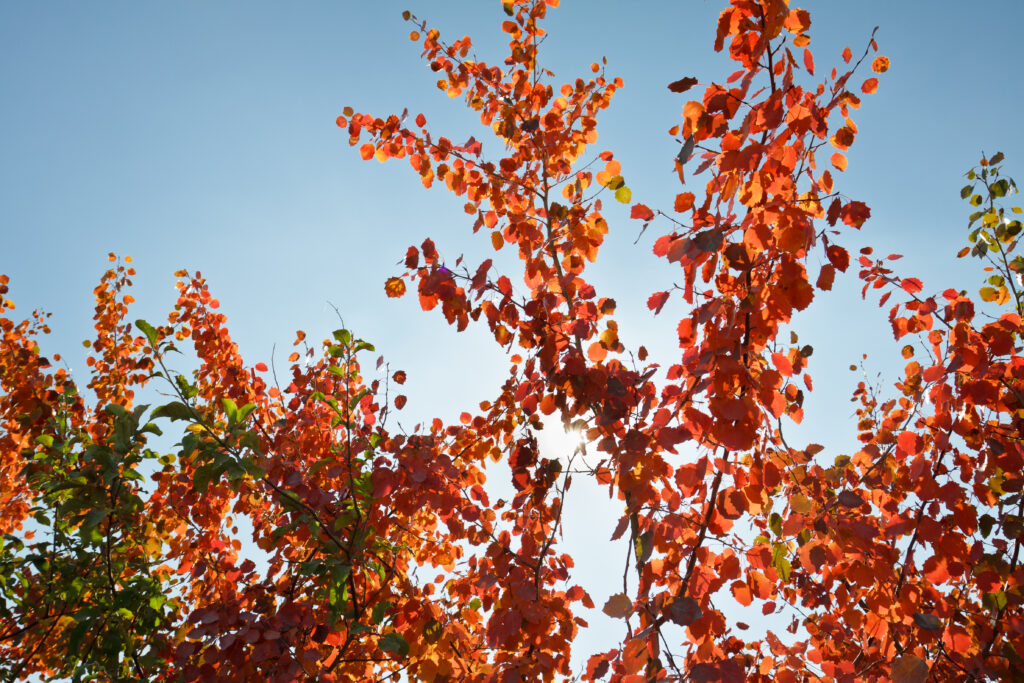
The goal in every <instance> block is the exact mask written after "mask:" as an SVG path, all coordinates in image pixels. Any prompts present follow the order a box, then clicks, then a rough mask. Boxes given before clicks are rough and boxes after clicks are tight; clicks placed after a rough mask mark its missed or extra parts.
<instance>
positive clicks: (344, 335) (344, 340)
mask: <svg viewBox="0 0 1024 683" xmlns="http://www.w3.org/2000/svg"><path fill="white" fill-rule="evenodd" d="M334 338H335V339H337V340H338V343H339V344H341V345H342V346H348V345H349V344H350V343H351V342H352V333H351V332H349V331H348V330H335V331H334Z"/></svg>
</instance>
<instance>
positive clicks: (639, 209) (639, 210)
mask: <svg viewBox="0 0 1024 683" xmlns="http://www.w3.org/2000/svg"><path fill="white" fill-rule="evenodd" d="M629 217H630V218H638V219H640V220H642V221H649V220H651V219H652V218H654V212H653V211H651V210H650V209H649V208H647V207H646V206H644V205H643V204H635V205H633V210H632V211H630V213H629Z"/></svg>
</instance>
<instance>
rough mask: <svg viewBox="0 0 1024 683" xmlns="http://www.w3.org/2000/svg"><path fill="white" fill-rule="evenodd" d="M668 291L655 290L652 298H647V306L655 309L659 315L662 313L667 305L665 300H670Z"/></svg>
mask: <svg viewBox="0 0 1024 683" xmlns="http://www.w3.org/2000/svg"><path fill="white" fill-rule="evenodd" d="M668 296H669V295H668V292H655V293H654V294H651V298H649V299H648V300H647V308H649V309H651V310H652V311H654V314H655V315H657V314H659V313H661V309H662V308H663V307H664V306H665V302H666V301H668Z"/></svg>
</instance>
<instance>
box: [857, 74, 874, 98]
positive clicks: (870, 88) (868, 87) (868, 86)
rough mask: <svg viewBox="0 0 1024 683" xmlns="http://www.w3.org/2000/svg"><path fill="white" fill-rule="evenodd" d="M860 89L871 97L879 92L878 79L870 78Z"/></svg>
mask: <svg viewBox="0 0 1024 683" xmlns="http://www.w3.org/2000/svg"><path fill="white" fill-rule="evenodd" d="M860 89H861V92H863V93H865V94H867V95H870V94H871V93H873V92H875V91H876V90H878V79H877V78H869V79H868V80H866V81H864V85H862V86H860Z"/></svg>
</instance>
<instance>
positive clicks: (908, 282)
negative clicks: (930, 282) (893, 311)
mask: <svg viewBox="0 0 1024 683" xmlns="http://www.w3.org/2000/svg"><path fill="white" fill-rule="evenodd" d="M900 287H902V288H903V289H904V290H905V291H906V292H907V293H908V294H917V293H918V292H920V291H921V290H922V289H923V288H924V285H923V284H921V281H920V280H918V279H917V278H916V277H908V278H907V279H905V280H904V281H903V282H902V283H901V284H900Z"/></svg>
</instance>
